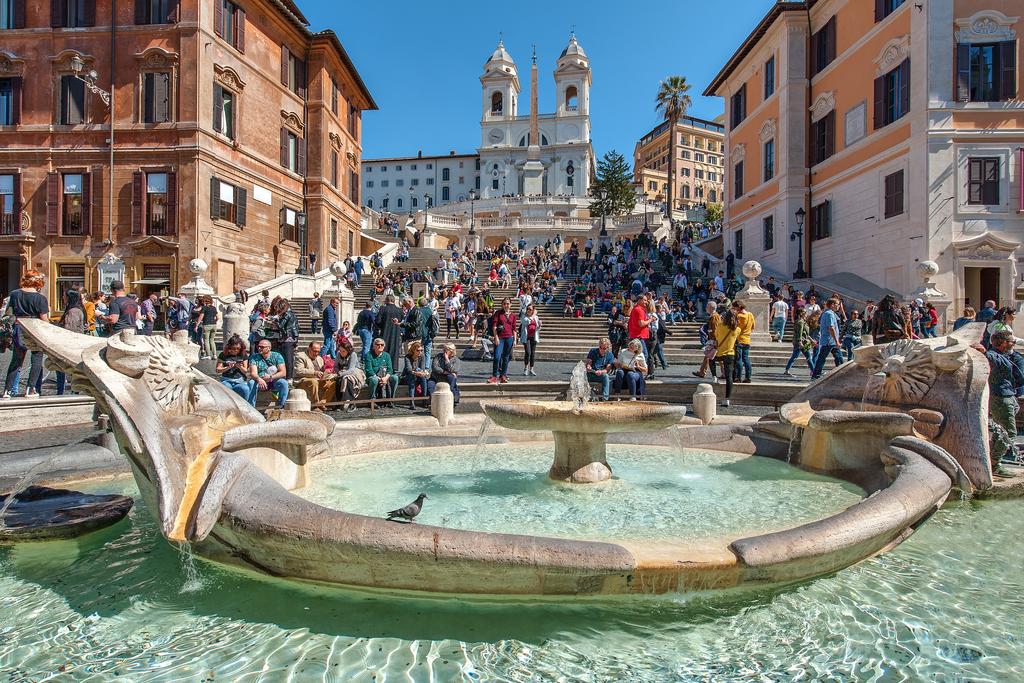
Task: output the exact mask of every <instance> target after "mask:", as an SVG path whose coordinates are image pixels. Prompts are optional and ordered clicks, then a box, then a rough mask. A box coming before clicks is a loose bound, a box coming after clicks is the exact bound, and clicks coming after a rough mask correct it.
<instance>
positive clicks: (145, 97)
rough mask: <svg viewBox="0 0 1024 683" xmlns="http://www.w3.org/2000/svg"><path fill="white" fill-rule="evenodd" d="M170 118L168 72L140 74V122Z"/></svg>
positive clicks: (157, 121) (159, 121) (169, 75)
mask: <svg viewBox="0 0 1024 683" xmlns="http://www.w3.org/2000/svg"><path fill="white" fill-rule="evenodd" d="M0 2H2V0H0ZM170 120H171V74H170V72H167V71H157V72H149V73H144V74H142V122H143V123H166V122H167V121H170Z"/></svg>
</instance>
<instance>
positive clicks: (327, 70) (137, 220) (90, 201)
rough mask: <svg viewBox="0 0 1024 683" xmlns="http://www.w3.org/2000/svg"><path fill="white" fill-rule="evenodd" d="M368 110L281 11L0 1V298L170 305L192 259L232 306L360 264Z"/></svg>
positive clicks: (73, 0) (299, 22) (228, 1)
mask: <svg viewBox="0 0 1024 683" xmlns="http://www.w3.org/2000/svg"><path fill="white" fill-rule="evenodd" d="M112 6H113V7H116V8H117V9H116V16H114V17H112V9H111V8H112ZM112 19H113V21H112ZM76 69H78V71H76ZM90 72H94V75H93V76H92V77H90V76H89V74H90ZM76 74H77V75H76ZM77 76H81V77H84V78H85V79H86V80H89V79H90V78H92V79H94V83H93V85H95V86H96V88H98V90H93V88H91V87H90V85H89V84H88V83H86V82H85V81H83V79H82V78H79V77H77ZM112 84H113V85H112ZM100 91H105V92H100ZM111 91H112V93H113V97H112V98H111V101H110V103H109V105H108V104H107V102H106V101H105V95H106V94H107V93H110V92H111ZM374 108H375V104H374V101H373V99H372V97H371V96H370V93H369V91H368V90H367V88H366V86H365V85H364V83H363V81H362V80H361V78H360V76H359V73H358V71H357V70H356V68H355V66H354V65H353V64H352V62H351V60H350V59H349V57H348V55H347V54H346V52H345V50H344V48H343V47H342V46H341V43H340V42H339V41H338V38H337V36H335V35H334V33H333V32H330V31H324V32H320V33H313V32H311V31H310V29H309V27H308V22H307V21H306V19H305V18H304V17H303V15H302V13H301V11H300V10H299V9H298V7H297V6H296V5H295V4H294V3H293V2H292V1H291V0H280V1H278V0H213V1H211V2H199V0H180V2H179V0H137V1H136V2H134V3H132V2H123V3H117V4H115V3H112V2H110V1H109V0H99V1H98V2H93V0H41V1H40V0H9V1H8V2H6V3H0V291H3V292H7V291H10V289H12V288H13V287H15V286H16V283H17V279H18V275H19V273H20V272H22V271H23V270H24V269H25V268H27V267H30V266H31V267H35V268H38V269H39V270H42V271H43V272H45V273H46V274H47V276H48V278H47V279H48V287H49V291H48V295H49V297H50V301H51V305H52V306H53V307H54V308H59V302H60V294H61V293H62V292H63V291H65V290H66V289H68V288H69V287H71V286H73V285H75V284H83V285H84V286H85V287H86V288H88V289H90V290H93V289H97V288H99V287H100V286H101V284H102V282H101V273H105V274H106V281H109V280H110V279H112V277H114V276H115V275H118V274H119V275H121V276H122V277H123V279H124V280H126V281H127V282H128V283H130V284H129V289H130V290H132V291H136V292H138V293H139V294H145V293H147V292H149V291H161V290H167V291H177V289H178V288H179V287H180V286H181V285H182V284H184V283H185V282H186V281H187V279H188V277H189V276H190V274H189V272H188V269H187V265H188V262H189V261H190V260H191V259H193V258H196V257H199V258H202V259H205V260H206V261H207V262H209V263H210V266H211V268H210V272H209V273H208V274H207V280H208V281H209V282H210V283H211V284H212V285H213V286H214V287H215V289H216V291H217V292H218V293H230V292H231V291H233V290H234V289H236V288H238V287H248V286H251V285H255V284H258V283H260V282H264V281H266V280H269V279H272V278H274V277H276V276H278V275H281V274H285V273H291V272H295V270H296V269H297V268H300V267H301V266H302V265H303V257H305V256H308V254H310V253H314V252H315V253H316V254H318V256H319V258H318V259H317V264H316V265H317V268H323V267H325V266H326V264H327V263H328V262H329V261H330V260H332V259H333V258H336V257H343V256H344V255H345V254H346V253H347V252H350V251H352V252H356V253H358V248H359V242H360V241H359V239H358V235H359V221H360V208H359V207H360V203H359V186H360V182H359V163H360V157H361V141H360V135H361V119H360V117H361V112H362V111H364V110H366V109H374ZM111 112H112V113H111ZM111 119H113V121H114V122H115V125H114V126H113V131H111ZM111 138H112V143H113V144H112V145H111ZM111 147H113V150H111Z"/></svg>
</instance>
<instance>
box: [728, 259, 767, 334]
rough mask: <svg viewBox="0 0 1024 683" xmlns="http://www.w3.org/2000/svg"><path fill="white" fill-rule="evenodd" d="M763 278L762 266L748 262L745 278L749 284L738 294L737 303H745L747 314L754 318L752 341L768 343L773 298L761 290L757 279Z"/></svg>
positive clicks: (745, 266)
mask: <svg viewBox="0 0 1024 683" xmlns="http://www.w3.org/2000/svg"><path fill="white" fill-rule="evenodd" d="M760 276H761V264H760V263H758V262H757V261H747V262H746V263H744V264H743V277H744V278H746V280H747V282H746V284H745V285H744V287H743V289H742V290H740V291H739V292H737V293H736V301H741V302H743V305H744V306H745V307H746V309H747V312H748V313H751V314H753V316H754V331H753V333H751V335H750V337H751V339H752V340H758V341H767V340H768V338H769V335H768V326H769V323H770V322H771V305H772V297H771V295H770V294H768V292H766V291H765V290H764V289H762V288H761V284H760V283H759V282H758V281H757V278H758V277H760Z"/></svg>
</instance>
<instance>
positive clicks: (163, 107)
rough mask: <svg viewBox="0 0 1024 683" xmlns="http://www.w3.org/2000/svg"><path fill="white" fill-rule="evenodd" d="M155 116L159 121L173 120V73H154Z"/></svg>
mask: <svg viewBox="0 0 1024 683" xmlns="http://www.w3.org/2000/svg"><path fill="white" fill-rule="evenodd" d="M153 85H154V88H153V117H154V119H155V120H156V122H157V123H164V122H166V121H170V120H171V74H170V73H169V72H166V71H164V72H160V73H155V74H153Z"/></svg>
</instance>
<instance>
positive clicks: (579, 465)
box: [483, 401, 686, 484]
mask: <svg viewBox="0 0 1024 683" xmlns="http://www.w3.org/2000/svg"><path fill="white" fill-rule="evenodd" d="M483 410H484V413H486V414H487V417H489V418H490V419H491V420H493V421H494V422H495V424H498V425H500V426H502V427H505V428H506V429H516V430H520V431H537V430H547V431H550V432H551V433H552V435H553V436H554V440H555V455H554V460H553V462H552V463H551V468H550V469H549V470H548V476H549V477H551V478H552V479H555V480H557V481H564V482H566V483H571V484H596V483H600V482H604V481H608V480H609V479H611V477H612V469H611V466H610V465H608V459H607V442H608V439H607V435H608V434H610V433H613V432H644V431H649V430H656V429H665V428H666V427H671V426H673V425H676V424H679V421H680V420H682V419H683V418H684V417H686V408H685V407H682V406H673V405H669V404H668V403H655V402H651V401H630V402H628V403H620V402H615V403H607V402H606V403H582V404H580V403H576V402H573V401H507V402H502V403H486V404H484V405H483Z"/></svg>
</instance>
